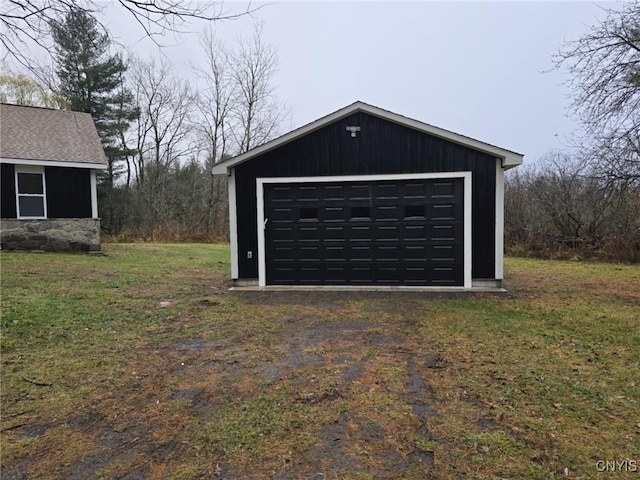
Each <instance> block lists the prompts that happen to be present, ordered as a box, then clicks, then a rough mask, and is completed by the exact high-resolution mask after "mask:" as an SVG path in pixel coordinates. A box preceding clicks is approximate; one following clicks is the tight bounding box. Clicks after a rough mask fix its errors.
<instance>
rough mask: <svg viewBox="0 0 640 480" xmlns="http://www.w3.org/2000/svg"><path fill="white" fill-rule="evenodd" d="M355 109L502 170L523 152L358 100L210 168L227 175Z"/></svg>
mask: <svg viewBox="0 0 640 480" xmlns="http://www.w3.org/2000/svg"><path fill="white" fill-rule="evenodd" d="M356 112H364V113H368V114H370V115H373V116H376V117H379V118H382V119H384V120H388V121H390V122H394V123H397V124H399V125H403V126H405V127H408V128H412V129H414V130H418V131H420V132H424V133H427V134H429V135H433V136H435V137H440V138H443V139H445V140H449V141H451V142H454V143H458V144H461V145H464V146H466V147H469V148H472V149H474V150H479V151H481V152H484V153H488V154H490V155H493V156H495V157H496V158H499V159H501V160H502V166H503V167H504V168H505V169H508V168H512V167H516V166H518V165H520V164H522V160H523V157H524V155H523V154H521V153H516V152H513V151H511V150H506V149H504V148H500V147H496V146H495V145H490V144H488V143H485V142H481V141H480V140H475V139H473V138H470V137H466V136H464V135H460V134H458V133H454V132H451V131H449V130H445V129H443V128H440V127H435V126H433V125H429V124H428V123H424V122H420V121H418V120H414V119H412V118H409V117H405V116H403V115H398V114H397V113H393V112H390V111H388V110H384V109H382V108H379V107H375V106H373V105H369V104H367V103H364V102H360V101H357V102H355V103H352V104H351V105H348V106H346V107H344V108H341V109H340V110H337V111H335V112H333V113H330V114H329V115H326V116H324V117H322V118H319V119H318V120H316V121H314V122H311V123H308V124H307V125H304V126H302V127H300V128H297V129H295V130H293V131H291V132H289V133H286V134H284V135H282V136H280V137H278V138H276V139H274V140H271V141H270V142H267V143H264V144H262V145H260V146H258V147H255V148H253V149H251V150H249V151H248V152H245V153H243V154H241V155H238V156H236V157H233V158H230V159H228V160H225V161H223V162H220V163H218V164H216V165H215V166H214V167H213V174H217V175H222V174H228V173H229V172H230V170H231V169H232V168H233V167H235V166H237V165H240V164H241V163H244V162H246V161H248V160H251V159H252V158H255V157H257V156H259V155H262V154H263V153H266V152H269V151H271V150H273V149H275V148H278V147H280V146H282V145H285V144H287V143H289V142H292V141H293V140H296V139H298V138H300V137H302V136H304V135H307V134H309V133H311V132H314V131H316V130H319V129H320V128H322V127H324V126H326V125H329V124H331V123H333V122H335V121H337V120H340V119H342V118H344V117H347V116H349V115H351V114H353V113H356Z"/></svg>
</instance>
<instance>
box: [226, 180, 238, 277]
mask: <svg viewBox="0 0 640 480" xmlns="http://www.w3.org/2000/svg"><path fill="white" fill-rule="evenodd" d="M227 182H228V193H229V242H230V243H231V279H232V280H237V279H238V272H239V269H238V206H237V204H236V171H235V169H234V170H232V171H231V175H229V177H228V180H227Z"/></svg>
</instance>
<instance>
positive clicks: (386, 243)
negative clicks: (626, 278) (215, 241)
mask: <svg viewBox="0 0 640 480" xmlns="http://www.w3.org/2000/svg"><path fill="white" fill-rule="evenodd" d="M522 158H523V156H522V155H521V154H518V153H515V152H512V151H509V150H505V149H503V148H499V147H495V146H493V145H489V144H486V143H483V142H480V141H478V140H474V139H471V138H468V137H465V136H462V135H459V134H456V133H453V132H449V131H447V130H443V129H441V128H437V127H434V126H432V125H428V124H425V123H422V122H419V121H416V120H412V119H410V118H407V117H404V116H401V115H398V114H395V113H392V112H389V111H386V110H383V109H380V108H377V107H374V106H371V105H368V104H365V103H362V102H356V103H354V104H352V105H349V106H348V107H345V108H343V109H341V110H338V111H337V112H334V113H332V114H330V115H327V116H326V117H323V118H321V119H319V120H317V121H315V122H313V123H310V124H308V125H305V126H304V127H301V128H299V129H297V130H294V131H292V132H290V133H288V134H286V135H283V136H282V137H279V138H277V139H275V140H273V141H271V142H269V143H266V144H264V145H262V146H260V147H257V148H255V149H253V150H251V151H249V152H246V153H244V154H242V155H239V156H237V157H235V158H232V159H229V160H227V161H225V162H221V163H219V164H217V165H216V166H215V167H214V170H213V173H214V174H226V175H228V179H229V217H230V218H229V223H230V230H231V232H230V234H231V235H230V236H231V257H232V258H231V266H232V268H231V273H232V278H233V280H234V283H235V284H237V285H260V286H276V285H291V286H294V285H295V286H303V285H308V286H315V285H332V286H349V285H351V286H371V287H376V286H403V287H440V288H441V287H453V288H473V287H501V285H502V259H503V192H504V189H503V187H504V171H505V170H506V169H508V168H511V167H515V166H517V165H520V164H521V163H522Z"/></svg>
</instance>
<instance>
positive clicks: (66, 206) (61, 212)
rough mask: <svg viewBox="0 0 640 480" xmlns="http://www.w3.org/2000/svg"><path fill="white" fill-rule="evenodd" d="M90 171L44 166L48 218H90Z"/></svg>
mask: <svg viewBox="0 0 640 480" xmlns="http://www.w3.org/2000/svg"><path fill="white" fill-rule="evenodd" d="M90 173H91V172H90V171H89V169H86V168H82V169H81V168H68V167H46V168H45V179H46V182H47V212H48V217H49V218H91V180H90Z"/></svg>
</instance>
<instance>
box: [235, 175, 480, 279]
mask: <svg viewBox="0 0 640 480" xmlns="http://www.w3.org/2000/svg"><path fill="white" fill-rule="evenodd" d="M438 178H443V179H444V178H463V179H464V285H463V287H458V288H471V286H472V282H471V260H472V259H471V252H472V250H471V247H472V244H471V214H472V211H471V206H472V201H471V172H441V173H420V174H413V173H411V174H399V175H348V176H322V177H269V178H257V179H256V200H257V207H258V211H257V230H258V285H259V286H260V287H266V286H267V262H266V256H265V252H266V248H265V223H264V222H265V218H264V185H265V184H267V183H269V184H271V183H282V184H288V183H307V182H314V183H319V182H375V181H384V180H417V179H420V180H423V179H427V180H428V179H438ZM229 182H230V183H229V187H230V188H229V192H230V195H231V192H232V190H231V180H229ZM230 200H231V197H230ZM232 203H233V205H234V208H235V188H234V189H233V202H231V201H230V202H229V205H230V206H229V210H230V223H231V224H232V225H234V226H235V212H234V215H233V217H231V204H232ZM232 218H233V220H232ZM232 222H233V223H232ZM233 228H237V227H232V232H231V242H232V245H233V243H234V238H233V235H234V232H233ZM236 237H237V232H236ZM232 248H233V247H232ZM235 258H236V268H237V251H236V253H235ZM232 272H233V253H232ZM236 275H237V272H236ZM406 288H409V289H410V288H423V287H406ZM434 288H436V287H434Z"/></svg>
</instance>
